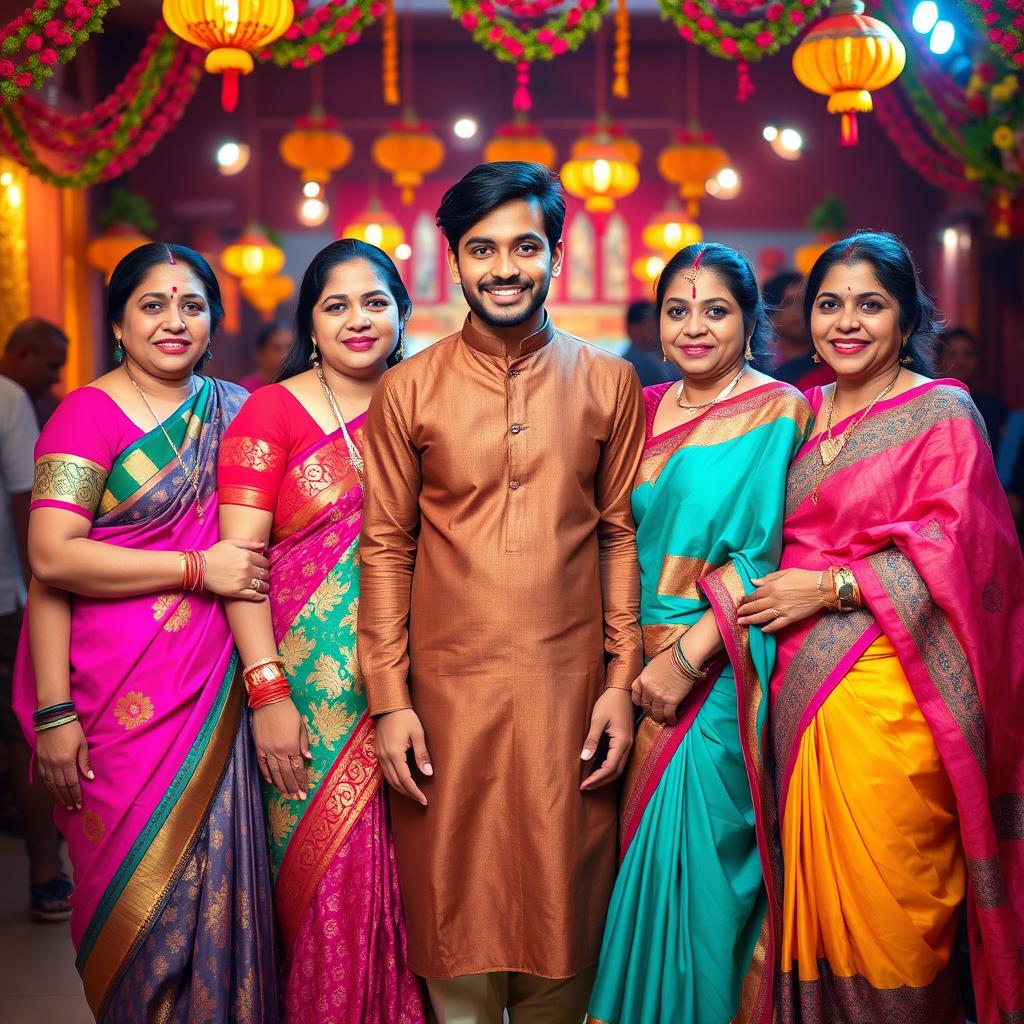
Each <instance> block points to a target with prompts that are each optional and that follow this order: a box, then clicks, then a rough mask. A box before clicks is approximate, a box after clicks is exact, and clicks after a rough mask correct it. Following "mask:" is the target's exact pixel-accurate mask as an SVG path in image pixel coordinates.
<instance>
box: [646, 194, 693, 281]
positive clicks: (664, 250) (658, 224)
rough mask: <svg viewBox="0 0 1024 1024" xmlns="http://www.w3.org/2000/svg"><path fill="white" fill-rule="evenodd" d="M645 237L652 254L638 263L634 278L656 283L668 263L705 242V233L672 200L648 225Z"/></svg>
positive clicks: (649, 253) (648, 254)
mask: <svg viewBox="0 0 1024 1024" xmlns="http://www.w3.org/2000/svg"><path fill="white" fill-rule="evenodd" d="M642 237H643V240H644V245H646V246H647V248H648V250H649V252H648V253H647V254H646V255H645V256H641V257H639V259H636V260H634V262H633V276H634V277H636V278H637V280H639V281H643V282H645V283H650V284H653V283H654V282H655V281H657V279H658V276H659V275H660V274H661V272H662V270H664V269H665V264H666V263H668V261H669V260H670V259H671V258H672V257H673V256H674V255H675V254H676V253H677V252H679V250H680V249H685V248H686V246H688V245H695V244H696V243H697V242H700V241H703V239H704V232H703V231H701V229H700V225H699V224H697V223H696V222H695V221H693V220H691V219H690V217H689V215H688V214H687V213H686V211H685V210H684V209H683V208H682V207H681V206H680V205H679V203H678V202H676V201H675V200H671V201H670V202H669V203H668V205H667V206H666V207H665V209H664V210H662V211H661V212H660V213H658V214H655V216H654V217H652V218H651V219H650V220H649V221H648V222H647V224H645V225H644V230H643V236H642Z"/></svg>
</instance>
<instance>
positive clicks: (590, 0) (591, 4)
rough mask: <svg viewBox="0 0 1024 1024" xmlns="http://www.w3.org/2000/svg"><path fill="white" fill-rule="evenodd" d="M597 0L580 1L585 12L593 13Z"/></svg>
mask: <svg viewBox="0 0 1024 1024" xmlns="http://www.w3.org/2000/svg"><path fill="white" fill-rule="evenodd" d="M594 3H595V0H580V7H581V8H582V9H583V10H585V11H592V10H593V9H594Z"/></svg>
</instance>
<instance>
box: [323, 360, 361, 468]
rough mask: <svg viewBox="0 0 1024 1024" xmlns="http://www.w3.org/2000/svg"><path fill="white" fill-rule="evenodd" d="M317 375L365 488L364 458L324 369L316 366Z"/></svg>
mask: <svg viewBox="0 0 1024 1024" xmlns="http://www.w3.org/2000/svg"><path fill="white" fill-rule="evenodd" d="M316 375H317V377H319V378H320V386H321V387H322V388H323V389H324V397H325V398H326V399H327V404H328V405H329V406H330V407H331V412H333V413H334V418H335V419H336V420H337V421H338V426H339V427H340V428H341V433H342V436H343V437H344V438H345V444H346V445H347V446H348V457H349V460H350V461H351V462H352V468H353V469H354V470H355V471H356V476H357V477H358V478H359V486H360V487H362V486H363V456H362V453H361V452H360V451H359V449H358V448H357V447H356V444H355V441H353V440H352V435H351V434H350V433H349V432H348V427H347V426H345V420H344V418H343V417H342V415H341V410H340V409H339V408H338V402H337V399H335V397H334V392H333V391H332V390H331V386H330V384H328V383H327V378H326V377H325V376H324V370H323V367H322V366H321V365H320V364H319V363H317V364H316Z"/></svg>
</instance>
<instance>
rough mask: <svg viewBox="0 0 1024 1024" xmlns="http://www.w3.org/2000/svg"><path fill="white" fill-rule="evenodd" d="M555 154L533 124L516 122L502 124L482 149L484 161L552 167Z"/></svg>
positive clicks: (524, 121)
mask: <svg viewBox="0 0 1024 1024" xmlns="http://www.w3.org/2000/svg"><path fill="white" fill-rule="evenodd" d="M557 155H558V154H557V152H556V150H555V147H554V146H553V145H552V144H551V142H550V141H549V140H548V139H546V138H545V137H544V136H543V135H542V134H541V131H540V129H539V128H538V127H537V126H536V125H535V124H530V122H529V121H526V120H516V121H513V122H512V123H511V124H503V125H502V126H501V127H500V128H499V129H498V134H497V135H495V136H494V138H493V139H491V141H490V142H488V143H487V145H486V146H485V147H484V160H486V161H487V162H488V163H493V162H495V161H498V160H525V161H526V162H527V163H534V164H543V165H544V166H545V167H554V165H555V160H556V158H557Z"/></svg>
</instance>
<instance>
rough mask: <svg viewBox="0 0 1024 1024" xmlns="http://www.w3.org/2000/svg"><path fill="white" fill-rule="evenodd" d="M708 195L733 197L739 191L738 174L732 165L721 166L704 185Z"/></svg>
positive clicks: (718, 197)
mask: <svg viewBox="0 0 1024 1024" xmlns="http://www.w3.org/2000/svg"><path fill="white" fill-rule="evenodd" d="M705 188H706V189H707V192H708V195H711V196H714V197H715V198H716V199H733V198H734V197H736V196H738V195H739V192H740V176H739V175H738V174H737V173H736V171H735V170H734V169H733V168H732V167H723V168H722V169H721V170H720V171H719V172H718V174H716V175H715V176H714V177H713V178H711V179H710V181H708V183H707V184H706V185H705Z"/></svg>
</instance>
